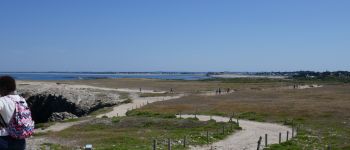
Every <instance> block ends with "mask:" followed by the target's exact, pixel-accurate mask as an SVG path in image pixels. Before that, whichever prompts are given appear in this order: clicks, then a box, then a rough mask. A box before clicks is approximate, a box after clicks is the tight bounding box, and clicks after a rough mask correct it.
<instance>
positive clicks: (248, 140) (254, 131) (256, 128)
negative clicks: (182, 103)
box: [181, 115, 292, 150]
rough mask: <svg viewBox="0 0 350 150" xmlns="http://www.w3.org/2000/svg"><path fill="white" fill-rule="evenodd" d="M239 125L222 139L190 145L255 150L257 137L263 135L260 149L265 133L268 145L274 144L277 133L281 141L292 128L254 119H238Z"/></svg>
mask: <svg viewBox="0 0 350 150" xmlns="http://www.w3.org/2000/svg"><path fill="white" fill-rule="evenodd" d="M181 117H183V118H189V117H194V115H182V116H181ZM197 118H198V119H199V120H201V121H207V120H210V116H205V115H197ZM212 119H214V120H216V121H220V122H227V121H229V118H226V117H219V116H212ZM239 125H240V126H241V127H242V130H241V131H238V132H237V133H234V134H233V135H230V136H229V137H227V138H226V139H224V140H221V141H218V142H215V143H213V144H211V145H206V146H203V147H192V148H191V149H193V150H210V149H216V150H255V149H257V141H258V139H259V137H260V136H261V137H263V140H262V141H261V145H262V147H261V149H262V148H263V147H264V146H265V138H264V137H265V134H268V140H267V141H268V145H269V144H276V143H278V140H279V138H278V137H279V133H280V132H281V133H282V142H283V141H285V140H286V134H287V133H286V132H287V131H289V137H291V133H292V129H291V128H289V127H287V126H283V125H279V124H273V123H262V122H255V121H247V120H239Z"/></svg>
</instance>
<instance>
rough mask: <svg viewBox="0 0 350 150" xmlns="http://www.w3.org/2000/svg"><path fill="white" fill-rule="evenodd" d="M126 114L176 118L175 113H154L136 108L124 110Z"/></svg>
mask: <svg viewBox="0 0 350 150" xmlns="http://www.w3.org/2000/svg"><path fill="white" fill-rule="evenodd" d="M126 115H127V116H139V117H157V118H176V115H175V114H171V113H156V112H150V111H140V110H137V109H134V110H130V111H128V112H126Z"/></svg>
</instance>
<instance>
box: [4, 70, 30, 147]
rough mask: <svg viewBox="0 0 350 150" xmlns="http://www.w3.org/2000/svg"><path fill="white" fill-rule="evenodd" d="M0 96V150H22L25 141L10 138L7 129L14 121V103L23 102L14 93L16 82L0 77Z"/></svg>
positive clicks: (8, 77)
mask: <svg viewBox="0 0 350 150" xmlns="http://www.w3.org/2000/svg"><path fill="white" fill-rule="evenodd" d="M0 96H1V97H0V150H24V149H25V147H26V140H25V139H24V138H23V139H16V138H13V137H11V136H10V135H9V129H8V126H9V123H10V121H11V120H12V119H14V115H15V110H16V101H18V102H19V101H20V102H22V101H23V98H22V97H20V96H19V95H17V93H16V82H15V80H14V79H13V78H12V77H10V76H1V77H0ZM24 103H25V105H27V104H26V102H25V101H24Z"/></svg>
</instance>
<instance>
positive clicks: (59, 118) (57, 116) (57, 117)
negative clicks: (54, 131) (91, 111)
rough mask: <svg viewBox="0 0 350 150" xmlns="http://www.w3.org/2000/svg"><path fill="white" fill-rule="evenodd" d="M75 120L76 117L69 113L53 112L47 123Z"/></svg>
mask: <svg viewBox="0 0 350 150" xmlns="http://www.w3.org/2000/svg"><path fill="white" fill-rule="evenodd" d="M75 118H78V117H77V116H76V115H74V114H71V113H69V112H54V113H52V114H51V116H50V117H49V121H52V122H55V121H63V120H67V119H75Z"/></svg>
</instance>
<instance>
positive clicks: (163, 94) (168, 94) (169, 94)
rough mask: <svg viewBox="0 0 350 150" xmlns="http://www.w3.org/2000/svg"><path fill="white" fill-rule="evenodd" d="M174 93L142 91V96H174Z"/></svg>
mask: <svg viewBox="0 0 350 150" xmlns="http://www.w3.org/2000/svg"><path fill="white" fill-rule="evenodd" d="M173 95H174V94H173V93H168V92H165V93H141V94H140V97H161V96H173Z"/></svg>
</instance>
